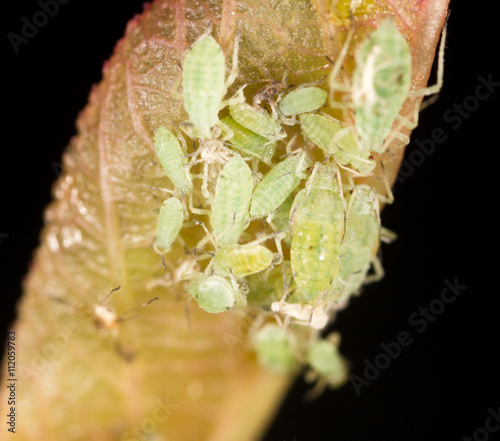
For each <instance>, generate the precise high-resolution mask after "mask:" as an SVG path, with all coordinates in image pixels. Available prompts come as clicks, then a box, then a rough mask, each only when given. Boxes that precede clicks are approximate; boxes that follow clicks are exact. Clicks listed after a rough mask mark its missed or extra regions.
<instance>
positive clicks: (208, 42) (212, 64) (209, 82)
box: [182, 28, 244, 138]
mask: <svg viewBox="0 0 500 441" xmlns="http://www.w3.org/2000/svg"><path fill="white" fill-rule="evenodd" d="M210 32H211V28H210V29H208V30H207V32H205V34H203V35H202V36H201V37H200V38H199V39H198V40H197V41H196V42H195V43H194V44H193V46H192V47H191V48H190V49H189V51H188V54H187V56H186V59H185V61H184V65H183V71H182V88H183V97H184V107H185V109H186V111H187V113H188V114H189V122H187V123H183V128H184V129H186V131H187V132H188V134H189V136H190V137H192V138H193V137H198V138H212V137H213V133H212V128H213V127H214V126H216V125H217V124H218V123H219V118H218V113H219V111H220V110H221V109H222V108H223V107H225V106H227V105H229V104H233V103H235V102H241V101H242V100H244V97H243V95H242V91H241V89H240V91H238V92H237V95H238V96H235V97H233V98H230V99H229V100H226V101H223V98H224V95H225V94H226V92H227V89H228V87H229V86H230V85H231V84H232V83H233V82H234V80H235V79H236V77H237V75H238V37H236V38H235V40H234V51H233V63H232V68H231V72H230V74H229V76H228V78H227V80H226V81H224V77H225V71H226V64H225V58H224V54H223V52H222V48H221V47H220V45H219V44H218V43H217V42H216V41H215V39H214V38H213V37H212V36H211V35H209V34H210Z"/></svg>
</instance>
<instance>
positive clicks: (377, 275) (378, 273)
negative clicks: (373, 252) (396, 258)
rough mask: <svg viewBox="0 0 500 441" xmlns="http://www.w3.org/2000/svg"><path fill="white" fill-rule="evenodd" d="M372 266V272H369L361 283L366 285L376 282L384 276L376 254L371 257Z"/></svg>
mask: <svg viewBox="0 0 500 441" xmlns="http://www.w3.org/2000/svg"><path fill="white" fill-rule="evenodd" d="M372 268H373V271H374V273H373V274H369V275H367V276H366V277H365V280H363V285H368V284H369V283H374V282H378V281H379V280H381V279H382V278H383V277H384V275H385V271H384V267H383V266H382V262H380V259H379V258H378V256H375V257H374V258H373V260H372Z"/></svg>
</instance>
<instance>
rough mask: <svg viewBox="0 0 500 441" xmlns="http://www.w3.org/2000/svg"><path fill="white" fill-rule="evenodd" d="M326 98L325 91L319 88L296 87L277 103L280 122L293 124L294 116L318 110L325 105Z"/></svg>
mask: <svg viewBox="0 0 500 441" xmlns="http://www.w3.org/2000/svg"><path fill="white" fill-rule="evenodd" d="M327 97H328V94H327V93H326V91H324V90H323V89H320V88H319V87H314V86H312V87H298V88H297V89H295V90H294V91H292V92H290V93H288V94H287V95H285V96H284V97H283V98H281V99H280V100H279V101H278V113H279V115H280V117H281V121H282V122H283V123H284V124H287V125H293V124H295V123H296V119H295V116H296V115H300V114H302V113H309V112H314V111H315V110H318V109H319V108H320V107H322V106H324V105H325V102H326V99H327ZM290 117H292V118H290Z"/></svg>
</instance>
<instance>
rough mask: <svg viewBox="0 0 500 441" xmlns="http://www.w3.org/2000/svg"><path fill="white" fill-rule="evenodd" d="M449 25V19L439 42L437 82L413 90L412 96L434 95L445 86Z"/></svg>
mask: <svg viewBox="0 0 500 441" xmlns="http://www.w3.org/2000/svg"><path fill="white" fill-rule="evenodd" d="M447 27H448V20H446V22H445V24H444V26H443V30H442V32H441V43H440V44H439V54H438V69H437V82H436V84H434V85H433V86H429V87H425V88H423V89H418V90H411V91H410V96H412V97H419V96H426V95H433V94H435V93H438V92H439V91H440V90H441V87H442V86H443V72H444V47H445V44H446V31H447Z"/></svg>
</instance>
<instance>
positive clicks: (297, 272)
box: [290, 163, 345, 302]
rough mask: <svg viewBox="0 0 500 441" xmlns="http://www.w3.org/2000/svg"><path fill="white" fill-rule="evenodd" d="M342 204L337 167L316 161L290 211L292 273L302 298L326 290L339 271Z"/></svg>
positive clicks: (343, 216)
mask: <svg viewBox="0 0 500 441" xmlns="http://www.w3.org/2000/svg"><path fill="white" fill-rule="evenodd" d="M344 226H345V207H344V198H343V195H342V189H341V184H340V174H339V171H338V168H337V167H336V166H335V165H334V164H332V165H323V164H320V163H316V165H315V167H314V170H313V172H312V174H311V176H310V177H309V179H308V181H307V184H306V188H304V189H303V190H301V191H300V192H299V193H298V194H297V196H296V197H295V200H294V203H293V206H292V210H291V212H290V234H291V240H292V245H291V248H290V260H291V264H292V270H293V276H294V279H295V282H296V283H297V287H298V291H299V292H300V296H301V298H302V299H303V300H305V301H306V302H307V301H310V300H313V299H314V298H315V297H317V296H318V295H319V294H321V293H324V292H326V291H328V289H329V288H330V286H331V285H332V283H333V281H334V280H335V279H336V278H337V276H338V274H339V273H340V263H339V255H340V245H341V243H342V238H343V236H344Z"/></svg>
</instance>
